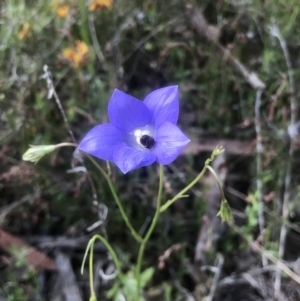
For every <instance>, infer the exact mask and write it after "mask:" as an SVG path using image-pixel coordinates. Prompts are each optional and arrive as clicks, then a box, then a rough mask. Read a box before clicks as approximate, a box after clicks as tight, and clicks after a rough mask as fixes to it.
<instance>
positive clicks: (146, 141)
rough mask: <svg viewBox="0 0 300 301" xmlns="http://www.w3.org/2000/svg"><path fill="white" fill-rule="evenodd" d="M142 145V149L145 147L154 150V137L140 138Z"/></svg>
mask: <svg viewBox="0 0 300 301" xmlns="http://www.w3.org/2000/svg"><path fill="white" fill-rule="evenodd" d="M140 143H141V145H142V147H144V148H146V149H152V148H153V146H154V144H155V140H154V138H153V137H151V136H149V135H143V136H142V137H141V138H140Z"/></svg>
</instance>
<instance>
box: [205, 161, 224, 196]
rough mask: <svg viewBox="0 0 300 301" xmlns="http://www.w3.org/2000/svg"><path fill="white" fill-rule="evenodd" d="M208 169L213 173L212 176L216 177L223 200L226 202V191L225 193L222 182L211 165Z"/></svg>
mask: <svg viewBox="0 0 300 301" xmlns="http://www.w3.org/2000/svg"><path fill="white" fill-rule="evenodd" d="M206 168H207V169H209V171H210V172H211V173H212V175H213V176H214V178H215V180H216V181H217V184H218V187H219V190H220V193H221V195H222V199H223V200H226V198H225V195H224V191H223V188H222V185H221V183H220V180H219V178H218V176H217V174H216V172H215V171H214V169H213V168H212V167H211V166H210V165H207V166H206Z"/></svg>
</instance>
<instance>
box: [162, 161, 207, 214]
mask: <svg viewBox="0 0 300 301" xmlns="http://www.w3.org/2000/svg"><path fill="white" fill-rule="evenodd" d="M209 163H210V161H209V160H207V162H206V163H205V165H204V167H203V169H202V171H201V172H200V173H199V175H198V176H197V177H196V178H195V179H194V180H193V181H192V182H191V183H190V184H189V185H188V186H186V187H185V188H183V189H182V190H181V191H180V192H178V193H177V194H176V195H175V196H174V197H173V198H172V199H171V200H168V201H167V202H166V203H165V204H164V205H163V206H162V207H161V208H160V212H161V213H162V212H164V211H166V210H167V209H168V208H169V207H170V206H171V205H172V204H173V203H175V202H176V201H177V200H178V199H179V198H181V197H183V195H184V194H185V193H186V192H187V191H188V190H190V189H191V188H192V187H193V186H194V185H196V184H197V183H198V182H199V181H200V179H201V178H202V177H203V175H204V174H205V172H206V170H207V168H208V166H209Z"/></svg>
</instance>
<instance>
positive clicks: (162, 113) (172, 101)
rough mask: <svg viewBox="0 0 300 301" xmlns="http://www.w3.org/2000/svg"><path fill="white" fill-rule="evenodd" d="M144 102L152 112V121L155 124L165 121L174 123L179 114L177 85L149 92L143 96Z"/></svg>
mask: <svg viewBox="0 0 300 301" xmlns="http://www.w3.org/2000/svg"><path fill="white" fill-rule="evenodd" d="M144 104H145V105H146V106H147V107H148V108H149V110H150V111H151V112H152V115H153V116H152V121H153V122H154V123H155V125H156V126H159V125H160V124H161V123H163V122H166V121H169V122H171V123H174V124H176V123H177V119H178V114H179V103H178V86H170V87H166V88H161V89H158V90H155V91H153V92H151V93H150V94H149V95H148V96H147V97H146V98H145V100H144Z"/></svg>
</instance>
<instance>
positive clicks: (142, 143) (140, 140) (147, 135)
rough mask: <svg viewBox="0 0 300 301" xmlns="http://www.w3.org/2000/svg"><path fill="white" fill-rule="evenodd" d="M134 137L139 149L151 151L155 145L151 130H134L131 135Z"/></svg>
mask: <svg viewBox="0 0 300 301" xmlns="http://www.w3.org/2000/svg"><path fill="white" fill-rule="evenodd" d="M133 135H134V137H135V142H136V143H137V144H138V146H139V147H141V148H143V149H145V150H151V149H152V148H153V147H154V145H155V139H154V136H155V135H154V133H153V130H152V128H150V127H147V126H146V127H144V128H141V129H136V130H135V131H134V133H133Z"/></svg>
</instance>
